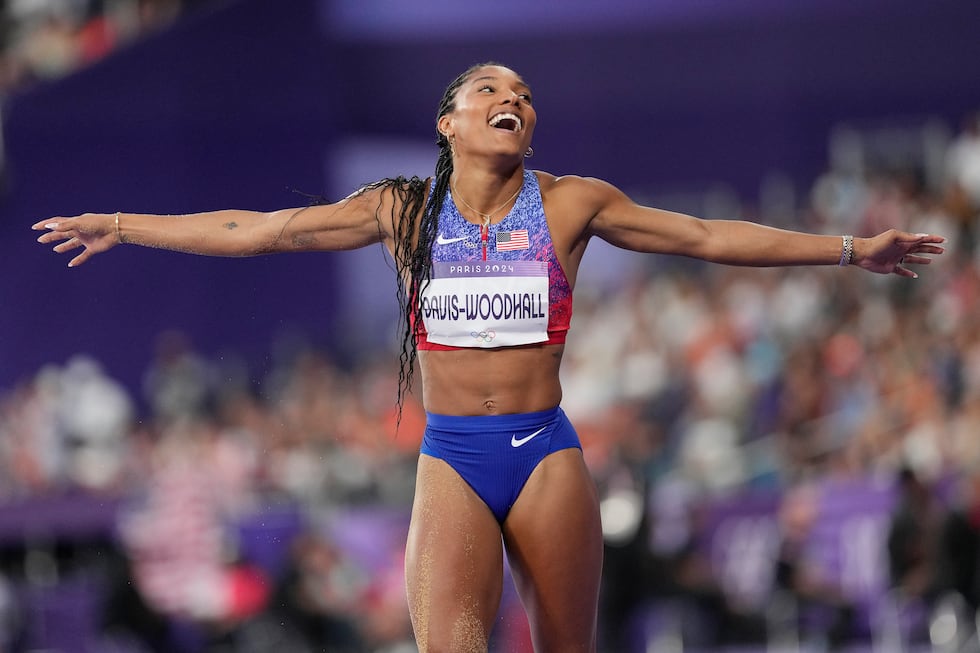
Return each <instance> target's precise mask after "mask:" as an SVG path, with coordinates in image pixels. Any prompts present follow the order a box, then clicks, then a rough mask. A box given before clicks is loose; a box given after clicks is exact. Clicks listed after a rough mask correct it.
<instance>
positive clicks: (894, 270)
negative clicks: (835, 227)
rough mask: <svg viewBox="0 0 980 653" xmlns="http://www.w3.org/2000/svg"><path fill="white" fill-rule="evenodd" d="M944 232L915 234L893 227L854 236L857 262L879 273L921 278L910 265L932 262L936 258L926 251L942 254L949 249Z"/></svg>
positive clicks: (855, 262) (866, 268)
mask: <svg viewBox="0 0 980 653" xmlns="http://www.w3.org/2000/svg"><path fill="white" fill-rule="evenodd" d="M944 242H946V239H945V238H943V237H942V236H935V235H932V234H911V233H907V232H905V231H898V230H896V229H889V230H888V231H885V232H882V233H880V234H878V235H877V236H873V237H871V238H855V239H854V261H853V264H854V265H856V266H858V267H860V268H864V269H865V270H869V271H871V272H877V273H879V274H897V275H899V276H900V277H910V278H912V279H915V278H917V277H918V276H919V275H917V274H916V273H915V272H913V271H912V270H910V269H909V268H908V267H907V266H909V265H929V264H930V263H931V262H932V259H931V258H930V257H928V256H923V255H924V254H942V253H943V252H945V251H946V249H945V248H944V247H941V246H940V245H941V243H944Z"/></svg>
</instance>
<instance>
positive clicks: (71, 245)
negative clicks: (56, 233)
mask: <svg viewBox="0 0 980 653" xmlns="http://www.w3.org/2000/svg"><path fill="white" fill-rule="evenodd" d="M81 246H82V241H80V240H79V239H78V238H71V239H69V240H66V241H65V242H63V243H60V244H58V245H55V246H54V247H53V248H52V249H54V251H56V252H58V253H59V254H64V253H65V252H69V251H71V250H73V249H76V248H78V247H81Z"/></svg>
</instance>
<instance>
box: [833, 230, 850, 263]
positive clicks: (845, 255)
mask: <svg viewBox="0 0 980 653" xmlns="http://www.w3.org/2000/svg"><path fill="white" fill-rule="evenodd" d="M841 239H842V241H843V242H842V243H841V250H840V262H839V263H838V264H837V265H839V266H841V267H844V266H847V265H850V264H851V263H853V262H854V236H851V235H849V234H847V235H844V236H841Z"/></svg>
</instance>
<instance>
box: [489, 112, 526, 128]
mask: <svg viewBox="0 0 980 653" xmlns="http://www.w3.org/2000/svg"><path fill="white" fill-rule="evenodd" d="M490 126H491V127H493V128H495V129H503V130H504V131H509V132H519V131H520V130H521V127H523V123H521V119H520V118H518V117H517V116H515V115H514V114H512V113H498V114H497V115H495V116H494V117H493V118H491V119H490Z"/></svg>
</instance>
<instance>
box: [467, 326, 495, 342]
mask: <svg viewBox="0 0 980 653" xmlns="http://www.w3.org/2000/svg"><path fill="white" fill-rule="evenodd" d="M470 336H471V337H473V338H474V339H476V340H482V341H483V342H488V343H489V342H493V339H494V338H496V337H497V332H496V331H494V330H493V329H490V330H489V331H470Z"/></svg>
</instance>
